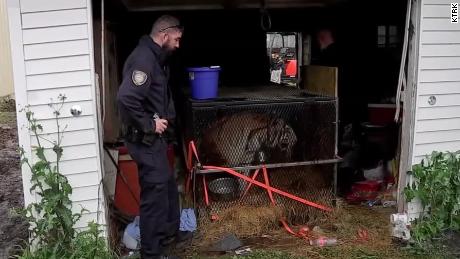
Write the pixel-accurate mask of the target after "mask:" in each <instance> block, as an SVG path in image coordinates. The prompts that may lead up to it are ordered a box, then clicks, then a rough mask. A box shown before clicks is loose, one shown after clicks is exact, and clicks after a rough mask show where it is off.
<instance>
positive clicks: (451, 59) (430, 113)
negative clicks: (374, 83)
mask: <svg viewBox="0 0 460 259" xmlns="http://www.w3.org/2000/svg"><path fill="white" fill-rule="evenodd" d="M451 2H455V1H450V0H421V3H420V4H421V11H420V17H421V19H420V30H419V33H420V40H419V45H418V51H419V55H418V57H416V58H417V59H418V60H417V61H418V71H417V74H418V78H417V87H416V98H415V104H414V105H415V107H416V109H415V122H414V129H413V130H414V132H413V134H414V139H413V146H412V150H413V151H412V164H413V165H414V164H418V163H420V162H421V160H422V159H423V158H424V157H425V156H426V155H429V154H431V152H433V151H458V150H460V23H451V21H450V20H451V16H450V15H451ZM434 99H435V100H436V101H435V102H433V100H434ZM411 181H413V179H410V178H409V182H411ZM407 211H408V213H409V215H410V216H411V217H412V218H413V217H417V216H418V215H419V212H420V211H421V206H420V204H419V203H417V202H411V203H409V204H408V208H407Z"/></svg>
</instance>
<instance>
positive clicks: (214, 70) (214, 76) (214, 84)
mask: <svg viewBox="0 0 460 259" xmlns="http://www.w3.org/2000/svg"><path fill="white" fill-rule="evenodd" d="M187 71H188V73H189V82H190V87H191V88H192V98H193V99H198V100H204V99H212V98H216V97H217V92H218V83H219V72H220V67H218V66H217V67H191V68H188V69H187Z"/></svg>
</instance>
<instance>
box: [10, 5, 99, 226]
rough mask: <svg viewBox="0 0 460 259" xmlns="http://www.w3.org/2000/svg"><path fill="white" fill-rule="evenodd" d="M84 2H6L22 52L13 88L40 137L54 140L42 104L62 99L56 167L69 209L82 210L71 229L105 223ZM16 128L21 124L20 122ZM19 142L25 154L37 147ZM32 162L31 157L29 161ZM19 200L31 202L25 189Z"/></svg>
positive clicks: (29, 137) (26, 137) (49, 114)
mask: <svg viewBox="0 0 460 259" xmlns="http://www.w3.org/2000/svg"><path fill="white" fill-rule="evenodd" d="M90 3H91V1H89V0H20V1H18V0H9V5H10V7H11V8H10V11H11V12H13V13H14V12H17V11H18V9H19V12H18V13H19V14H18V16H19V18H20V21H19V22H18V21H15V22H16V25H17V24H19V26H18V27H20V28H15V26H14V24H13V23H11V24H10V27H12V28H10V29H13V30H14V29H16V30H19V32H18V31H16V32H15V33H18V34H20V36H18V37H17V40H16V43H20V47H17V50H18V51H21V52H22V53H20V54H21V55H22V56H21V60H15V62H17V64H18V66H22V67H23V71H22V72H21V73H17V77H18V78H19V77H20V76H21V75H22V79H21V80H17V85H15V88H16V92H20V93H21V96H22V98H20V101H21V102H22V103H18V105H23V106H24V105H29V106H30V109H31V110H32V111H33V112H34V114H35V117H36V118H37V119H38V120H39V123H40V124H41V125H42V126H43V129H44V131H43V132H40V133H39V134H40V137H44V138H46V139H50V140H57V131H58V129H57V125H56V121H55V119H54V115H53V111H52V110H51V109H50V107H49V106H48V104H49V103H58V102H59V101H58V100H57V98H58V95H59V94H64V95H65V96H66V97H67V100H66V103H65V104H64V106H63V107H62V110H61V118H62V119H61V120H60V128H61V130H62V129H63V128H65V133H64V137H63V140H62V146H63V149H64V152H63V156H62V159H61V162H60V164H59V168H60V170H61V173H62V174H64V175H66V176H67V177H68V179H69V182H70V184H71V185H72V187H73V193H72V197H71V200H72V201H73V207H72V209H73V211H74V212H77V211H80V210H81V207H83V208H85V209H87V210H88V211H87V212H85V214H84V217H83V218H82V219H81V220H80V222H79V223H78V224H77V226H75V227H76V228H82V227H85V226H86V224H87V222H88V221H96V220H99V223H102V224H105V215H104V204H103V202H104V201H103V197H102V193H103V192H102V186H100V182H101V172H102V166H101V158H100V148H99V137H98V136H99V134H98V125H97V111H96V99H95V98H96V97H95V80H94V62H93V46H91V44H92V42H93V41H92V27H91V26H92V22H91V19H92V18H91V17H92V15H91V6H90ZM16 5H19V7H17V6H16ZM13 19H14V18H13ZM12 33H13V32H12ZM18 56H19V55H18ZM21 81H22V82H23V84H21V83H20V82H21ZM74 105H79V106H80V107H81V109H82V114H81V115H80V116H78V117H74V116H72V114H71V113H70V109H71V107H72V106H74ZM19 116H25V115H24V114H19ZM18 124H23V120H22V122H21V121H18ZM18 126H20V127H22V125H18ZM20 142H21V144H23V145H24V144H25V145H29V147H26V150H30V146H33V145H36V144H37V140H36V137H35V136H34V135H33V134H30V133H29V132H28V131H27V130H22V132H21V131H20ZM41 143H42V144H43V145H44V146H45V148H46V149H45V153H46V154H47V155H48V157H49V160H50V161H51V162H52V163H55V162H56V155H55V154H54V152H53V151H52V144H51V143H48V142H45V141H41ZM32 161H36V158H34V157H32ZM28 177H30V175H29V174H27V172H24V173H23V178H24V181H25V182H27V181H30V180H29V179H28ZM24 186H25V187H26V186H27V184H25V185H24ZM26 190H27V189H26ZM25 196H29V197H26V201H28V203H30V202H33V201H34V199H35V198H34V197H33V195H32V196H31V194H30V193H29V192H27V191H26V192H25Z"/></svg>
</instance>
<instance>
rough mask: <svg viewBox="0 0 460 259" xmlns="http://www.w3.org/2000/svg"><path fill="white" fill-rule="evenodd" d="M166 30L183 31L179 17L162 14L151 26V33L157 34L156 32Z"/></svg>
mask: <svg viewBox="0 0 460 259" xmlns="http://www.w3.org/2000/svg"><path fill="white" fill-rule="evenodd" d="M167 30H176V31H179V32H182V31H183V27H182V25H181V24H180V21H179V19H177V18H176V17H174V16H171V15H163V16H161V17H160V18H158V19H157V20H156V21H155V22H154V23H153V26H152V31H151V32H150V33H151V34H152V35H157V34H158V33H161V32H164V31H167Z"/></svg>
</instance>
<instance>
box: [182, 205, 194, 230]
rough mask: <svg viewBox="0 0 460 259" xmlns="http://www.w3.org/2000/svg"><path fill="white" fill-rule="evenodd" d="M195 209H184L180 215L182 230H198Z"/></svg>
mask: <svg viewBox="0 0 460 259" xmlns="http://www.w3.org/2000/svg"><path fill="white" fill-rule="evenodd" d="M196 227H197V223H196V216H195V211H194V210H193V209H191V208H189V209H183V210H182V212H181V215H180V227H179V230H180V231H186V232H193V231H195V230H196Z"/></svg>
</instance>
